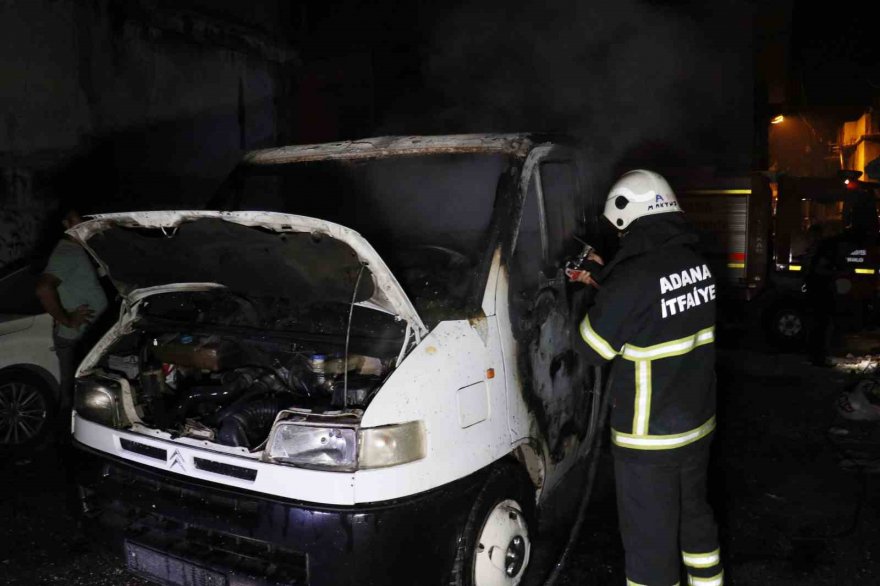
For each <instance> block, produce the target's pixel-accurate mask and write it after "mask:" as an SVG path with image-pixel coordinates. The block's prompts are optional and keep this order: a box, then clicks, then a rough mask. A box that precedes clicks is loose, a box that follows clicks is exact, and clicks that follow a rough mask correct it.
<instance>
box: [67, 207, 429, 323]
mask: <svg viewBox="0 0 880 586" xmlns="http://www.w3.org/2000/svg"><path fill="white" fill-rule="evenodd" d="M91 218H92V219H90V220H89V221H86V222H83V223H82V224H79V225H78V226H76V227H74V228H72V229H71V230H69V231H68V234H70V235H71V236H72V237H73V238H74V239H76V240H77V241H78V242H80V243H81V244H82V245H83V246H84V247H85V248H86V250H88V251H89V253H91V254H92V256H93V257H94V258H95V260H96V261H97V262H98V263H99V264H100V265H101V266H102V267H103V268H104V269H105V270H106V271H107V273H108V275H109V276H110V278H111V279H112V280H113V282H114V284H115V285H116V287H117V289H119V292H120V294H122V295H123V297H125V298H126V299H128V300H130V301H133V300H134V299H135V298H137V297H142V295H139V294H138V292H139V291H142V290H144V289H147V288H156V287H161V288H164V287H165V286H167V285H176V284H185V283H217V284H219V285H222V286H224V287H227V288H229V289H230V290H232V291H234V292H236V293H240V294H242V295H254V296H260V297H276V298H285V299H289V300H291V301H293V302H297V303H310V302H338V303H350V302H351V301H352V298H354V300H355V302H356V303H358V304H359V305H363V306H368V307H373V308H375V309H380V310H383V311H386V312H388V313H391V314H393V315H395V316H397V317H399V318H401V319H404V320H406V321H407V322H408V323H409V324H410V325H411V326H412V327H413V328H414V329H416V330H417V331H419V332H420V333H424V332H425V331H426V328H425V325H424V324H423V323H422V320H421V318H420V317H419V316H418V314H417V313H416V311H415V308H414V307H413V305H412V303H411V302H410V300H409V298H408V297H407V296H406V294H405V293H404V292H403V289H402V288H401V287H400V284H399V283H398V282H397V279H396V278H395V277H394V275H393V274H392V273H391V271H390V269H389V268H388V267H387V265H386V264H385V262H384V261H383V260H382V259H381V257H379V255H378V254H377V253H376V251H375V250H374V249H373V247H372V246H371V245H370V244H369V242H367V241H366V240H365V239H364V238H363V237H362V236H361V235H360V234H358V233H357V232H355V231H354V230H350V229H349V228H345V227H344V226H340V225H338V224H333V223H331V222H326V221H324V220H318V219H315V218H308V217H305V216H295V215H291V214H279V213H274V212H215V211H162V212H130V213H120V214H101V215H95V216H91ZM355 286H357V293H356V294H355Z"/></svg>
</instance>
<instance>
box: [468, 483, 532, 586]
mask: <svg viewBox="0 0 880 586" xmlns="http://www.w3.org/2000/svg"><path fill="white" fill-rule="evenodd" d="M530 553H531V542H530V541H529V529H528V525H527V524H526V520H525V517H524V516H523V513H522V507H520V505H519V504H518V503H517V502H516V501H514V500H511V499H507V500H504V501H502V502H500V503H498V504H497V505H495V507H494V508H493V509H492V510H491V511H490V512H489V514H488V516H487V517H486V521H485V523H484V524H483V528H482V530H481V531H480V535H479V539H478V542H477V545H476V551H475V553H474V584H475V586H516V585H517V584H519V583H520V581H521V580H522V578H523V575H524V574H525V570H526V567H527V566H528V563H529V555H530Z"/></svg>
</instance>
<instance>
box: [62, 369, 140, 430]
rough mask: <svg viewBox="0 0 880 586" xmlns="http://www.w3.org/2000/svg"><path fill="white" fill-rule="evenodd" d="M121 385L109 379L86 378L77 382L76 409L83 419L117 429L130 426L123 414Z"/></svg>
mask: <svg viewBox="0 0 880 586" xmlns="http://www.w3.org/2000/svg"><path fill="white" fill-rule="evenodd" d="M120 392H121V391H120V388H119V385H118V384H117V383H116V382H115V381H114V380H112V379H107V378H84V379H79V380H77V381H76V393H75V399H74V409H75V410H76V414H77V415H78V416H79V417H82V418H83V419H88V420H89V421H94V422H95V423H100V424H101V425H107V426H109V427H115V428H117V429H119V428H122V427H125V426H126V425H128V421H127V420H126V418H125V415H124V414H123V412H122V405H121V402H120V398H119V394H120Z"/></svg>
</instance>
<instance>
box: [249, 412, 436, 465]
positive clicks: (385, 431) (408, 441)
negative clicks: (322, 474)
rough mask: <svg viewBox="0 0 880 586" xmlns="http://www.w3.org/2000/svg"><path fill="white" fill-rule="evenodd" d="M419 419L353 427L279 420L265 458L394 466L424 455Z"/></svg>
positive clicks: (275, 460)
mask: <svg viewBox="0 0 880 586" xmlns="http://www.w3.org/2000/svg"><path fill="white" fill-rule="evenodd" d="M426 453H427V448H426V440H425V427H424V425H423V424H422V422H421V421H413V422H409V423H403V424H399V425H387V426H384V427H372V428H367V429H355V428H353V427H345V426H331V425H321V424H320V423H318V424H315V423H306V422H301V421H280V422H278V423H277V424H276V425H275V428H274V429H273V431H272V434H271V437H270V438H269V442H268V444H267V448H266V459H268V460H270V461H273V462H281V463H285V464H292V465H294V466H300V467H303V468H317V469H324V470H338V471H340V472H353V471H354V470H357V469H364V468H383V467H386V466H396V465H398V464H405V463H407V462H412V461H414V460H419V459H421V458H424V457H425V455H426Z"/></svg>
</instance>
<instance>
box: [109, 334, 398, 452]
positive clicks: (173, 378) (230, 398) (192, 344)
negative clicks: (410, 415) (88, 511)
mask: <svg viewBox="0 0 880 586" xmlns="http://www.w3.org/2000/svg"><path fill="white" fill-rule="evenodd" d="M126 347H128V349H130V350H129V351H128V352H126V351H124V349H125V348H126ZM104 366H105V367H106V368H107V369H108V370H111V371H115V372H117V373H122V374H124V375H125V376H126V378H127V379H128V380H129V382H130V384H131V387H132V391H133V393H132V394H133V399H134V404H135V409H136V410H137V412H138V415H139V416H140V418H141V419H142V421H143V422H144V423H145V424H147V425H149V426H151V427H155V428H158V429H161V430H164V431H168V432H170V433H172V434H174V435H177V436H185V437H192V438H198V439H204V440H207V441H212V442H216V443H219V444H223V445H227V446H240V447H245V448H248V449H249V450H256V449H260V448H261V447H262V445H263V444H264V443H265V441H266V439H267V437H268V435H269V432H270V429H271V427H272V425H273V423H274V422H275V418H276V416H277V415H278V413H279V412H280V411H282V410H284V409H288V408H291V407H297V408H302V407H306V408H308V409H310V410H312V411H317V412H320V411H330V410H355V409H358V408H363V407H365V406H366V404H367V403H368V402H369V399H370V398H371V396H372V393H373V392H374V391H375V390H377V389H378V387H379V385H380V383H381V381H382V380H383V378H384V377H385V375H386V374H387V373H388V371H389V370H390V367H391V360H389V359H387V358H386V359H380V358H375V357H370V356H363V355H358V354H349V355H348V356H347V357H346V356H345V355H344V354H343V353H338V352H337V353H331V352H329V351H328V352H327V353H322V352H319V351H318V350H317V349H314V348H310V349H307V348H305V347H302V346H301V345H300V344H294V343H284V342H278V341H274V340H267V339H261V340H253V339H244V338H241V337H236V336H225V335H190V334H187V333H181V332H175V333H167V334H161V335H149V334H146V333H139V334H131V335H130V336H129V337H128V341H127V342H126V343H121V344H116V345H115V347H114V348H113V349H112V350H111V352H110V353H109V354H108V355H107V356H106V357H105V363H104Z"/></svg>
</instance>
